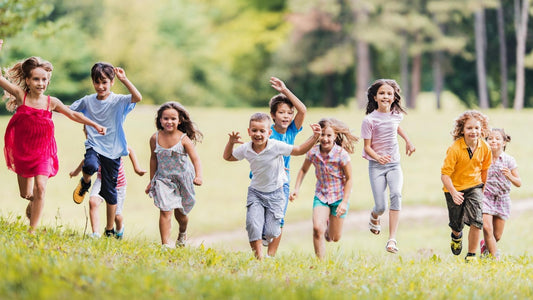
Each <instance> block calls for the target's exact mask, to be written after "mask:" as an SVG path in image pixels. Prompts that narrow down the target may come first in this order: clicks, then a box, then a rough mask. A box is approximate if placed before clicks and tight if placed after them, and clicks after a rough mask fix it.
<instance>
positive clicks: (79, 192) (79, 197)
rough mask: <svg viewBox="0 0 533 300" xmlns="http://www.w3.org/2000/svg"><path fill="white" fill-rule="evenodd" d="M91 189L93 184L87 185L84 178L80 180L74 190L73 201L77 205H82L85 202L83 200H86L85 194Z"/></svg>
mask: <svg viewBox="0 0 533 300" xmlns="http://www.w3.org/2000/svg"><path fill="white" fill-rule="evenodd" d="M90 187H91V182H89V183H86V182H85V181H83V178H81V179H80V182H79V183H78V185H77V186H76V188H75V189H74V193H72V199H73V200H74V202H75V203H76V204H81V203H82V202H83V199H85V194H86V193H87V191H89V188H90Z"/></svg>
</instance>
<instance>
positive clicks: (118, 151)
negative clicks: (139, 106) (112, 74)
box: [70, 93, 135, 159]
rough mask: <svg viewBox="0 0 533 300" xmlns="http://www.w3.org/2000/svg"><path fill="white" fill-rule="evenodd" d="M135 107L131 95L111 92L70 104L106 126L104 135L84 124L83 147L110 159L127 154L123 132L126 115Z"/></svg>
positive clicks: (72, 107)
mask: <svg viewBox="0 0 533 300" xmlns="http://www.w3.org/2000/svg"><path fill="white" fill-rule="evenodd" d="M133 108H135V103H132V102H131V95H120V94H115V93H111V94H109V96H107V98H106V99H105V100H98V99H96V94H92V95H88V96H85V97H83V98H81V99H79V100H77V101H76V102H74V103H72V105H70V109H72V110H74V111H78V112H81V113H83V114H84V115H85V116H86V117H87V118H89V119H91V120H92V121H94V122H96V123H97V124H99V125H101V126H104V127H106V128H107V132H106V134H105V135H101V134H99V133H98V132H97V131H96V129H94V128H93V127H92V126H86V129H87V140H86V141H85V148H86V149H88V148H93V150H94V151H96V153H98V154H100V155H103V156H105V157H107V158H110V159H117V158H119V157H121V156H125V155H128V144H127V142H126V134H125V133H124V127H123V124H124V121H125V120H126V115H127V114H128V113H129V112H130V111H132V110H133Z"/></svg>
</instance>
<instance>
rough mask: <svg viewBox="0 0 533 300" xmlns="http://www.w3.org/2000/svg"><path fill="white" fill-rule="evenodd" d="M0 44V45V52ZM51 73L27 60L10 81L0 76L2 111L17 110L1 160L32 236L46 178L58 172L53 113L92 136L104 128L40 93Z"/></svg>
mask: <svg viewBox="0 0 533 300" xmlns="http://www.w3.org/2000/svg"><path fill="white" fill-rule="evenodd" d="M2 44H3V40H0V50H1V49H2ZM52 70H53V66H52V64H51V63H49V62H47V61H45V60H43V59H41V58H39V57H30V58H27V59H25V60H24V61H22V62H19V63H17V64H15V65H14V66H13V67H11V68H10V69H8V70H7V74H6V75H7V78H8V79H6V78H4V77H3V76H2V74H1V72H0V87H1V88H3V89H4V91H5V98H7V99H8V101H7V102H6V107H7V109H8V110H9V111H15V114H14V115H13V117H11V119H10V120H9V123H8V125H7V127H6V132H5V136H4V155H5V159H6V164H7V167H8V168H9V169H10V170H12V171H14V172H15V173H17V179H18V186H19V191H20V196H21V197H22V198H24V199H27V200H29V201H30V202H29V203H28V206H27V208H26V216H27V217H28V218H29V219H30V228H29V230H28V231H29V232H30V233H34V232H35V228H36V227H37V225H38V224H39V220H40V219H41V214H42V211H43V207H44V196H45V192H46V184H47V182H48V178H50V177H53V176H55V175H56V174H57V170H58V167H59V164H58V159H57V145H56V140H55V137H54V123H53V121H52V111H56V112H59V113H62V114H64V115H65V116H67V117H68V118H69V119H71V120H73V121H75V122H78V123H82V124H85V125H90V126H92V127H94V129H93V130H94V132H95V134H99V135H104V134H105V133H106V128H105V127H102V126H100V125H99V124H97V123H96V122H94V121H92V120H90V119H88V118H86V117H84V116H83V115H82V114H80V113H77V112H74V111H72V110H70V109H69V108H68V106H65V105H64V104H63V103H62V102H61V101H60V100H59V99H57V98H56V97H51V96H46V95H45V94H44V92H45V91H46V88H47V87H48V84H49V83H50V77H51V76H52Z"/></svg>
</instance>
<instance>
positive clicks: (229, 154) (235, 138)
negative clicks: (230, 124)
mask: <svg viewBox="0 0 533 300" xmlns="http://www.w3.org/2000/svg"><path fill="white" fill-rule="evenodd" d="M228 135H229V139H228V143H227V144H226V147H224V154H223V155H222V157H224V159H225V160H227V161H237V160H238V159H236V158H235V157H234V156H233V146H234V145H235V144H242V141H241V136H240V134H239V133H238V132H235V131H232V132H231V133H228Z"/></svg>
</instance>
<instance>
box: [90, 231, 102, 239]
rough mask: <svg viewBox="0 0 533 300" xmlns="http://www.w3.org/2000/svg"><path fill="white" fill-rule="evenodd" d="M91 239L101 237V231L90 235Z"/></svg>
mask: <svg viewBox="0 0 533 300" xmlns="http://www.w3.org/2000/svg"><path fill="white" fill-rule="evenodd" d="M89 237H90V238H91V239H99V238H100V237H102V235H101V234H100V233H99V232H93V233H91V234H90V235H89Z"/></svg>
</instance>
